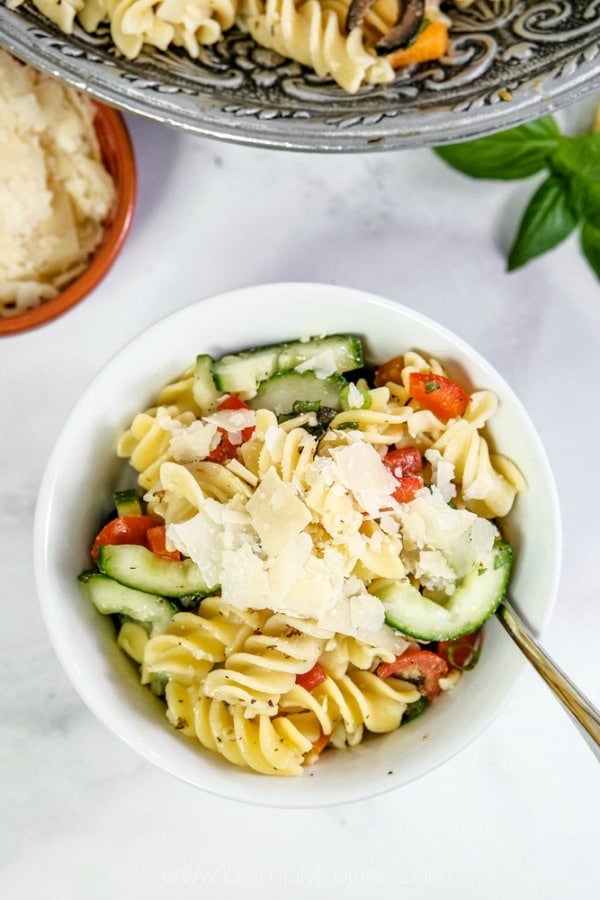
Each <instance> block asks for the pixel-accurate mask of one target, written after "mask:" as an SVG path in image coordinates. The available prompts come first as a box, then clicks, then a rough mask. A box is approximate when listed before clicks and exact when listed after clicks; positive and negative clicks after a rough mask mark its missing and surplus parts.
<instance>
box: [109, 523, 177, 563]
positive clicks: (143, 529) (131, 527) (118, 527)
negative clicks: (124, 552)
mask: <svg viewBox="0 0 600 900" xmlns="http://www.w3.org/2000/svg"><path fill="white" fill-rule="evenodd" d="M160 524H162V523H161V521H160V519H155V518H154V517H153V516H118V517H117V518H116V519H111V521H110V522H108V523H107V524H106V525H105V526H104V528H102V529H101V530H100V531H99V532H98V534H97V535H96V539H95V540H94V543H93V546H92V557H93V559H94V562H97V561H98V550H99V549H100V547H105V546H108V545H111V544H142V545H143V546H144V547H147V546H148V542H147V534H148V529H149V528H152V527H153V526H155V525H160Z"/></svg>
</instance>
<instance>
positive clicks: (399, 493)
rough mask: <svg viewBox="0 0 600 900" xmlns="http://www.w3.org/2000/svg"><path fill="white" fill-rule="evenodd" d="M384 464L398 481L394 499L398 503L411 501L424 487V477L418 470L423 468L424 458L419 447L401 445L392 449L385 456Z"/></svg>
mask: <svg viewBox="0 0 600 900" xmlns="http://www.w3.org/2000/svg"><path fill="white" fill-rule="evenodd" d="M383 464H384V466H385V467H386V469H388V471H389V472H391V474H392V475H393V476H394V478H395V479H396V481H397V482H398V487H397V488H396V490H395V491H394V499H396V500H397V501H398V503H410V501H411V500H414V499H415V494H416V493H417V491H419V490H421V488H422V487H423V479H422V478H421V477H420V475H417V474H416V473H417V472H420V471H421V469H422V468H423V460H422V458H421V453H420V451H419V449H418V447H399V448H398V449H397V450H390V452H389V453H386V455H385V456H384V457H383Z"/></svg>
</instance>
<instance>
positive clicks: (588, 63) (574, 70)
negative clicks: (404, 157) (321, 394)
mask: <svg viewBox="0 0 600 900" xmlns="http://www.w3.org/2000/svg"><path fill="white" fill-rule="evenodd" d="M477 6H478V4H475V5H474V6H473V7H471V8H470V14H471V15H476V13H477ZM483 6H484V7H485V8H487V9H489V8H490V7H493V6H496V7H498V8H501V9H500V12H502V10H504V18H502V16H500V17H499V19H498V23H499V24H498V32H499V33H500V32H502V34H503V37H502V40H504V42H505V45H504V49H503V57H504V58H505V60H506V59H510V53H511V52H512V50H513V48H511V46H510V45H507V44H506V40H507V39H506V31H507V29H506V9H509V11H510V13H511V15H512V16H513V18H514V19H515V20H516V18H517V14H520V15H521V19H524V17H525V16H531V15H533V14H534V13H535V12H536V10H537V12H538V15H539V16H544V15H545V16H546V19H547V20H548V16H554V17H555V18H556V20H557V21H559V20H560V19H561V16H562V20H563V21H564V16H565V15H568V14H569V11H570V10H571V8H572V7H573V4H572V3H570V2H569V0H540V2H538V3H534V4H526V3H522V2H518V0H517V2H512V3H511V2H510V0H496V2H495V3H494V2H493V0H492V2H488V3H486V4H484V5H483ZM578 6H579V8H585V9H584V14H587V16H588V19H590V22H589V23H588V25H586V28H585V29H579V31H577V29H574V30H573V34H576V32H577V34H576V37H575V38H574V39H573V40H571V41H569V40H567V39H566V38H565V37H564V33H562V32H561V30H560V29H561V27H562V26H561V25H560V24H559V26H558V28H557V29H556V30H555V31H554V32H553V31H551V29H550V28H548V26H547V25H546V24H545V25H544V27H545V29H546V31H545V33H544V34H542V36H541V37H540V42H541V43H540V58H541V59H542V62H543V65H541V66H540V65H538V66H527V65H523V64H522V63H520V62H519V60H518V58H517V57H515V64H514V65H513V66H512V69H511V68H509V69H508V74H507V73H506V65H505V74H503V75H502V77H499V76H495V77H491V78H490V77H489V71H490V67H488V73H487V74H486V77H485V78H484V79H478V78H477V77H474V78H473V80H472V81H471V82H470V83H469V82H468V80H466V79H464V78H463V84H460V79H456V78H455V79H454V80H455V82H458V85H456V84H455V85H454V86H451V87H450V89H446V88H445V85H444V82H443V76H444V74H445V73H444V67H443V66H438V67H437V69H432V70H430V72H429V73H427V72H425V73H424V74H423V76H421V78H420V81H419V82H418V85H419V86H418V88H414V87H411V85H412V84H413V83H411V82H410V81H409V79H408V78H406V79H405V80H402V79H400V81H399V83H398V85H397V84H396V82H394V85H393V86H392V87H393V90H390V89H388V88H385V89H377V90H373V89H371V91H370V93H367V94H366V95H360V96H359V95H353V96H350V95H344V94H343V92H341V91H339V92H336V91H332V92H331V97H328V96H327V95H326V93H325V92H324V91H322V94H323V96H324V97H325V102H322V101H321V107H320V108H319V106H318V104H315V103H312V98H310V96H309V100H308V101H307V102H306V103H305V108H303V105H302V104H303V101H304V99H305V98H303V97H302V95H301V93H300V94H299V96H296V97H293V99H292V100H291V101H290V97H289V96H288V97H285V96H282V97H281V98H279V103H274V104H273V103H272V104H271V106H269V102H268V100H269V95H268V92H266V93H265V97H266V98H267V102H264V100H263V98H261V97H260V96H259V99H258V101H256V100H255V101H254V102H252V98H249V97H248V96H247V95H245V94H244V93H243V92H239V91H238V90H237V88H235V87H234V88H233V89H229V90H228V89H227V86H225V87H221V86H218V87H217V89H216V90H213V91H212V92H211V90H210V86H208V87H207V84H206V83H204V84H203V83H202V79H201V78H198V79H197V80H195V81H192V80H189V81H188V82H186V79H185V72H184V75H183V77H181V76H179V75H178V74H177V73H176V74H175V76H174V77H173V78H171V77H169V78H167V77H166V71H165V70H163V71H162V72H161V68H160V67H161V66H164V61H165V55H164V54H159V53H156V54H152V53H149V54H147V55H146V56H145V57H144V59H143V60H141V61H140V62H139V63H128V62H127V61H125V60H120V59H118V57H117V56H116V55H115V54H112V55H110V54H109V53H107V52H106V50H103V48H102V45H101V43H97V42H94V41H92V40H91V39H90V36H87V35H85V33H84V32H81V33H80V34H79V35H75V36H73V37H72V38H71V37H65V36H64V35H63V34H62V33H60V32H58V31H57V30H56V29H55V28H54V27H53V25H52V24H51V23H50V22H47V21H46V20H42V18H41V17H40V16H39V15H36V13H35V11H33V12H32V11H31V10H29V9H27V8H26V7H21V8H20V9H19V10H16V11H12V10H8V9H7V8H6V7H5V6H0V43H1V44H3V45H4V46H5V47H6V49H8V50H9V51H10V52H12V53H14V54H15V55H16V56H18V57H20V58H21V59H23V60H24V61H26V62H29V63H31V64H33V65H35V66H37V67H38V68H40V69H42V70H44V71H46V72H48V73H49V74H51V75H54V76H55V77H58V78H61V79H63V80H64V81H66V82H68V83H70V84H72V85H73V86H75V87H76V88H78V89H80V90H84V91H86V92H88V93H89V94H90V95H92V96H93V97H95V98H96V99H97V100H100V101H102V102H105V103H107V104H109V105H111V106H115V107H117V108H119V109H120V110H122V111H124V112H129V113H134V114H137V115H141V116H144V117H146V118H149V119H152V120H154V121H157V122H160V123H163V124H166V125H169V126H173V127H175V128H179V129H182V130H184V131H188V132H192V133H195V134H198V135H200V136H204V137H209V138H215V139H219V140H224V141H228V142H233V143H238V144H245V145H251V146H256V147H267V148H277V149H287V150H299V151H316V152H359V151H362V152H365V151H383V150H395V149H401V148H409V147H423V146H434V145H439V144H444V143H450V142H455V141H459V140H466V139H469V138H473V137H480V136H482V135H484V134H488V133H491V132H494V131H498V130H500V129H504V128H509V127H511V126H514V125H517V124H520V123H522V122H524V121H528V120H530V119H533V118H536V117H538V116H540V115H543V114H545V113H547V112H551V111H555V110H557V109H559V108H561V107H564V106H567V105H569V104H572V103H574V102H576V101H578V100H581V99H583V98H584V97H585V96H587V95H589V94H590V93H592V92H593V91H596V90H600V46H599V40H598V39H599V35H600V2H599V0H585V2H582V3H579V4H578ZM471 11H472V12H471ZM461 23H462V30H461V28H460V27H459V28H458V31H457V35H456V36H455V41H456V47H457V48H458V47H459V45H460V46H464V45H465V44H467V43H468V42H469V41H471V43H473V42H474V41H475V40H477V39H480V40H481V41H484V40H488V41H490V40H492V38H490V37H489V35H490V34H493V28H494V22H493V20H491V21H490V22H487V23H485V24H484V26H481V27H480V32H481V33H477V18H474V19H473V20H472V22H471V23H470V20H469V19H468V18H465V17H464V15H463V16H462V18H461ZM461 23H457V24H458V25H459V26H460V24H461ZM579 32H583V33H582V34H579ZM518 37H519V35H517V38H518ZM517 38H515V41H514V53H515V54H517V50H519V52H521V53H522V52H524V51H523V47H525V48H526V46H527V41H524V40H522V41H521V42H520V44H519V40H518V39H517ZM234 39H235V40H236V42H237V45H240V44H241V43H242V41H241V40H240V36H239V35H237V37H236V38H235V37H234ZM227 40H231V38H227ZM227 40H226V41H225V42H223V45H224V47H225V51H224V52H227V49H228V47H227ZM530 45H531V46H533V48H534V51H535V46H536V45H535V42H533V43H532V42H530ZM548 46H551V50H550V51H548ZM505 60H504V61H505ZM495 61H496V60H492V62H495ZM187 65H188V66H191V65H193V64H192V63H191V62H190V61H187ZM297 68H298V71H300V67H297ZM491 68H493V66H492V67H491ZM198 71H199V73H200V74H201V72H202V68H200V69H199V70H198ZM440 73H441V75H440ZM508 76H510V77H508ZM436 77H437V78H440V77H442V81H441V83H440V86H438V85H436V84H435V78H436ZM302 78H303V76H298V77H297V79H296V84H292V87H293V88H294V90H296V92H297V93H298V91H297V85H298V84H300V83H301V82H302ZM427 78H428V79H429V80H428V81H427ZM288 81H289V82H290V83H292V81H293V79H288ZM301 86H302V85H301ZM411 90H412V91H413V96H412V98H410V100H409V101H407V100H406V98H407V97H409V93H410V91H411ZM415 90H416V92H417V93H416V96H417V101H418V102H417V104H415V102H414V99H415V93H414V92H415ZM316 93H317V96H318V90H317V92H316ZM507 98H510V99H507ZM261 100H263V102H261ZM286 103H287V106H286Z"/></svg>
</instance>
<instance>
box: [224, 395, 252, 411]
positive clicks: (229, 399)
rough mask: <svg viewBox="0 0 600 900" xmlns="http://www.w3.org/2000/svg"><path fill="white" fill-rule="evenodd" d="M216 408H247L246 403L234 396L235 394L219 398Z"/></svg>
mask: <svg viewBox="0 0 600 900" xmlns="http://www.w3.org/2000/svg"><path fill="white" fill-rule="evenodd" d="M217 409H248V404H247V403H244V401H243V400H240V398H239V397H236V395H235V394H227V396H226V397H223V399H222V400H219V402H218V404H217Z"/></svg>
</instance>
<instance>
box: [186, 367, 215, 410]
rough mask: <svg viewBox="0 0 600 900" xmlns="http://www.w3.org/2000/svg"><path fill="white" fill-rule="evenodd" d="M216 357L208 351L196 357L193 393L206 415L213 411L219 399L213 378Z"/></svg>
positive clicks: (200, 408)
mask: <svg viewBox="0 0 600 900" xmlns="http://www.w3.org/2000/svg"><path fill="white" fill-rule="evenodd" d="M214 362H215V361H214V359H213V358H212V356H209V355H208V354H207V353H203V354H200V355H199V356H197V357H196V365H195V367H194V381H193V385H192V393H193V395H194V400H195V402H196V404H197V406H198V408H199V410H200V412H201V413H202V414H203V415H204V414H205V413H208V412H212V410H213V409H214V408H215V406H216V405H217V402H218V400H219V392H218V390H217V387H216V385H215V381H214V378H213V372H212V370H213V366H214Z"/></svg>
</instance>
